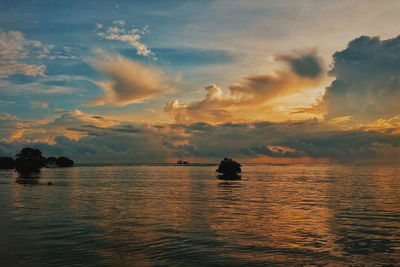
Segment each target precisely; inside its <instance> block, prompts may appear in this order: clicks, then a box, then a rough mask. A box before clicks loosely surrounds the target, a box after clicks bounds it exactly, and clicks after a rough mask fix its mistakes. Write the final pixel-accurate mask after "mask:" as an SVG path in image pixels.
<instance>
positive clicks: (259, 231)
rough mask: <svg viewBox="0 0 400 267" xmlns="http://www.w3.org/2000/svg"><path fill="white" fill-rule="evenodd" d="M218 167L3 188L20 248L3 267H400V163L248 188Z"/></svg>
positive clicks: (290, 168)
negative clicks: (221, 175) (21, 266)
mask: <svg viewBox="0 0 400 267" xmlns="http://www.w3.org/2000/svg"><path fill="white" fill-rule="evenodd" d="M214 171H215V167H214V166H209V167H201V166H188V167H185V168H181V167H180V166H162V167H160V166H125V167H115V166H109V167H96V168H95V167H78V168H73V169H68V170H67V169H52V170H47V169H46V170H44V171H43V173H42V177H41V179H42V180H43V183H46V182H47V181H53V185H52V186H20V185H18V184H15V183H2V184H0V186H1V187H2V190H1V192H0V197H1V199H0V203H1V205H0V219H1V220H0V229H10V231H7V232H6V231H4V230H1V231H0V233H1V237H2V240H8V241H10V240H14V241H12V242H13V244H15V246H14V249H8V248H0V261H2V259H4V257H5V256H3V255H13V257H16V258H18V259H23V260H24V261H25V263H26V264H28V265H29V264H30V265H38V264H39V262H40V263H41V264H62V263H64V264H65V263H70V264H93V263H96V264H97V265H129V266H131V265H139V266H154V265H166V266H168V265H199V266H205V265H232V266H235V265H236V266H238V265H241V266H243V265H260V266H263V265H266V264H281V265H306V264H337V265H345V264H353V265H355V264H358V265H365V264H377V265H383V264H393V263H395V262H400V256H399V255H400V253H399V249H400V215H399V214H398V210H399V208H400V195H399V191H400V175H399V174H400V167H399V166H398V165H389V166H386V165H385V166H382V165H377V166H353V165H287V166H265V165H264V166H263V165H257V166H245V167H244V170H243V171H244V172H245V173H246V179H245V180H238V181H221V180H217V179H215V177H213V173H214ZM0 175H2V173H0ZM1 179H4V177H3V176H1ZM10 242H11V241H10ZM24 244H25V245H24ZM65 251H68V253H67V254H65ZM48 255H56V257H51V258H49V257H48ZM7 257H9V256H7ZM9 258H10V257H9ZM79 259H81V260H79ZM13 265H14V264H13ZM17 265H18V264H17Z"/></svg>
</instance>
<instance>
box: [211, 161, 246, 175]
mask: <svg viewBox="0 0 400 267" xmlns="http://www.w3.org/2000/svg"><path fill="white" fill-rule="evenodd" d="M240 167H241V165H240V164H239V163H238V162H236V161H234V160H232V159H230V158H224V159H223V160H221V163H220V164H219V166H218V169H216V171H217V172H218V175H217V178H218V179H221V180H240V179H241V177H242V176H241V175H240V173H241V172H242V169H241V168H240Z"/></svg>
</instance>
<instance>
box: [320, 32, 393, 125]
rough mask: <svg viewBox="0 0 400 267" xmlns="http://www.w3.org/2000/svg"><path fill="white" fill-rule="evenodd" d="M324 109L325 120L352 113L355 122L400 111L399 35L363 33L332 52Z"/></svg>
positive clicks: (323, 102)
mask: <svg viewBox="0 0 400 267" xmlns="http://www.w3.org/2000/svg"><path fill="white" fill-rule="evenodd" d="M330 74H331V75H333V76H335V78H336V79H335V80H334V81H333V82H332V84H331V85H330V86H329V87H327V88H326V92H325V94H324V96H323V99H322V103H321V108H322V109H323V110H324V111H325V112H326V115H325V118H326V119H333V118H337V117H342V116H351V117H352V118H353V120H354V121H356V122H370V121H373V120H377V119H388V118H391V117H394V116H396V115H399V114H400V105H399V99H400V36H399V37H397V38H393V39H388V40H380V39H379V37H368V36H361V37H359V38H357V39H355V40H353V41H351V42H350V43H349V44H348V46H347V48H346V49H344V50H342V51H339V52H336V53H335V54H334V55H333V67H332V70H331V71H330Z"/></svg>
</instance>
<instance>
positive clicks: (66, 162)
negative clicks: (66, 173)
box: [0, 147, 74, 179]
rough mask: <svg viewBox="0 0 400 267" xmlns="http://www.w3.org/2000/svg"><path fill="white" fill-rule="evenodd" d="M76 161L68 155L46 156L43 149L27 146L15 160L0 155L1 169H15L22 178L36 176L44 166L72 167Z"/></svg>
mask: <svg viewBox="0 0 400 267" xmlns="http://www.w3.org/2000/svg"><path fill="white" fill-rule="evenodd" d="M73 165H74V161H73V160H71V159H69V158H67V157H58V158H56V157H48V158H46V157H44V156H43V155H42V151H40V150H39V149H34V148H30V147H25V148H23V149H22V150H21V152H19V153H18V154H17V155H16V158H15V160H14V159H13V158H11V157H0V169H14V168H15V171H16V172H17V173H18V175H19V177H20V178H24V179H25V178H34V177H36V176H37V175H38V174H39V173H40V169H41V168H43V167H72V166H73Z"/></svg>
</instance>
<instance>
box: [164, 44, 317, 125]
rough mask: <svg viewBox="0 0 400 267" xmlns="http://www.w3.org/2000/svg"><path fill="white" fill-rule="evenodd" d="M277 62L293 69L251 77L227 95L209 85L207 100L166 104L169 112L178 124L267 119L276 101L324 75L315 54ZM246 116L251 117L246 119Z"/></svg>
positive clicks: (233, 87) (230, 87)
mask: <svg viewBox="0 0 400 267" xmlns="http://www.w3.org/2000/svg"><path fill="white" fill-rule="evenodd" d="M277 60H279V61H283V62H284V63H286V64H287V65H288V66H289V68H290V69H289V70H287V69H279V70H275V72H274V73H273V74H262V75H251V76H247V77H245V78H243V79H242V80H241V81H240V82H239V83H237V84H234V85H231V86H229V87H228V93H225V94H224V93H223V91H222V90H221V89H220V88H219V87H217V86H215V85H210V86H207V87H205V90H206V91H207V94H206V96H205V98H204V99H203V100H200V101H194V102H191V103H189V104H180V103H179V101H178V100H174V101H171V102H169V103H167V104H166V106H165V111H166V112H168V113H169V114H171V115H172V116H173V117H174V119H175V121H176V122H178V123H191V122H196V121H205V122H211V123H218V122H224V121H225V122H226V121H246V120H247V121H248V120H254V119H262V120H265V118H266V116H267V114H268V112H271V103H272V101H273V100H275V99H277V98H279V97H283V96H287V95H291V94H294V93H296V92H301V91H304V90H307V89H310V88H313V87H315V86H317V85H318V83H319V82H320V80H321V79H320V78H321V76H322V74H323V67H322V63H321V60H320V59H319V58H318V56H317V55H316V52H315V51H311V52H308V53H292V54H290V55H280V56H278V57H277ZM244 114H251V116H249V117H247V118H246V117H244Z"/></svg>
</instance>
